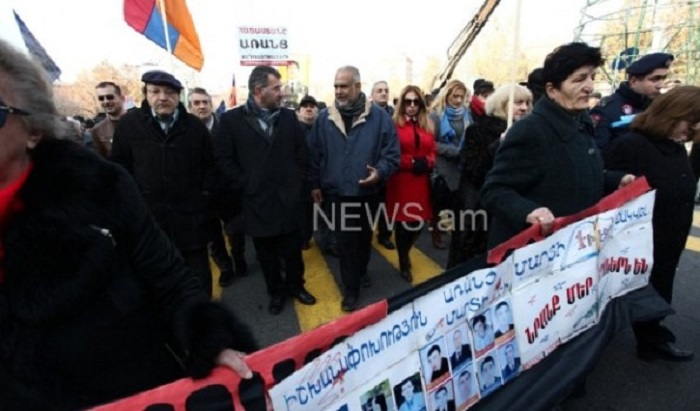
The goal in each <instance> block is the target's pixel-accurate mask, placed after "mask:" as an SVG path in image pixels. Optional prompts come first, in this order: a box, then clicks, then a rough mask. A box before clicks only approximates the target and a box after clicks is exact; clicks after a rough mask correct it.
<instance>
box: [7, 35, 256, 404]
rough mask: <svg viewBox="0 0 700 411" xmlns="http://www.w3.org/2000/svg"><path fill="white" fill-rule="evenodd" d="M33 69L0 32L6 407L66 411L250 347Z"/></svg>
mask: <svg viewBox="0 0 700 411" xmlns="http://www.w3.org/2000/svg"><path fill="white" fill-rule="evenodd" d="M57 119H58V116H57V112H56V108H55V105H54V102H53V97H52V93H51V86H50V85H49V84H48V83H47V82H46V80H45V78H44V76H43V75H42V72H41V69H40V68H39V67H38V66H36V65H35V64H34V63H33V62H32V61H30V60H29V59H28V58H27V57H26V56H25V55H24V54H22V53H20V52H18V51H17V50H15V49H14V48H12V46H10V45H9V44H8V43H6V42H4V41H2V40H0V387H1V388H0V409H2V410H49V409H50V410H73V409H82V408H87V407H90V406H94V405H98V404H102V403H106V402H110V401H112V400H116V399H118V398H121V397H126V396H129V395H133V394H135V393H137V392H139V391H144V390H147V389H151V388H154V387H157V386H159V385H162V384H165V383H168V382H171V381H174V380H176V379H179V378H182V377H185V376H193V377H203V376H205V375H207V374H208V373H209V372H210V371H211V370H212V368H214V367H215V366H216V365H217V364H222V365H227V366H229V367H231V368H232V369H234V370H236V371H237V372H238V373H239V374H241V375H242V376H243V377H248V378H249V377H250V376H252V373H251V371H250V369H248V367H247V366H246V365H245V363H244V361H243V354H242V353H241V352H240V351H234V349H235V350H241V351H247V350H253V349H254V348H255V347H254V343H253V341H252V338H251V336H250V334H249V333H248V331H247V330H246V328H245V327H243V326H242V325H241V324H240V323H239V322H237V321H236V319H235V318H234V317H233V316H232V314H231V313H229V312H228V311H227V310H226V309H225V308H224V307H223V306H222V305H220V304H215V303H212V302H210V301H209V298H208V297H207V295H206V294H205V292H204V290H203V288H202V287H201V285H200V283H199V281H198V280H197V278H196V277H195V276H194V275H193V274H192V272H191V271H189V270H188V269H187V268H186V267H185V265H184V262H183V259H182V257H181V256H180V254H179V253H178V252H177V250H176V249H175V247H174V246H173V245H172V243H171V242H170V241H169V240H168V238H167V237H166V236H165V234H164V233H163V232H162V231H161V230H160V228H159V227H158V225H157V224H156V222H155V221H154V219H153V217H152V216H151V214H150V213H149V211H148V209H147V207H146V204H145V203H144V201H143V199H142V196H141V194H140V192H139V190H138V188H137V186H136V184H135V182H134V180H133V179H132V178H131V176H130V175H129V174H128V173H127V172H126V171H125V170H124V169H123V168H122V167H120V166H118V165H116V164H113V163H110V162H107V161H105V160H103V159H102V158H100V157H98V155H97V154H95V153H93V152H90V151H88V150H85V149H84V148H82V147H80V146H79V145H78V144H75V143H74V142H72V141H67V140H58V139H55V138H52V136H55V135H59V136H60V135H65V134H63V131H62V129H61V125H60V124H59V123H58V120H57Z"/></svg>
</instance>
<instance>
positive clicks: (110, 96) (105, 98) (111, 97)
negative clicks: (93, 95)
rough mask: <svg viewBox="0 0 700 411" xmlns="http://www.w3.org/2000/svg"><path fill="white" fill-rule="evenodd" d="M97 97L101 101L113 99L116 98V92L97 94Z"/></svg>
mask: <svg viewBox="0 0 700 411" xmlns="http://www.w3.org/2000/svg"><path fill="white" fill-rule="evenodd" d="M97 99H98V100H100V101H105V100H107V101H112V100H114V94H105V95H104V96H97Z"/></svg>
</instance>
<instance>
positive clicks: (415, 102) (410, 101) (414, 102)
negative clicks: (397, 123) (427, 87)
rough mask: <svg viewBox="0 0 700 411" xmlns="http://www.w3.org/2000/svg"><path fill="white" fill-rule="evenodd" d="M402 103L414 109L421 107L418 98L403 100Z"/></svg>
mask: <svg viewBox="0 0 700 411" xmlns="http://www.w3.org/2000/svg"><path fill="white" fill-rule="evenodd" d="M403 103H404V104H405V105H407V106H416V107H420V106H421V104H420V99H419V98H405V99H403Z"/></svg>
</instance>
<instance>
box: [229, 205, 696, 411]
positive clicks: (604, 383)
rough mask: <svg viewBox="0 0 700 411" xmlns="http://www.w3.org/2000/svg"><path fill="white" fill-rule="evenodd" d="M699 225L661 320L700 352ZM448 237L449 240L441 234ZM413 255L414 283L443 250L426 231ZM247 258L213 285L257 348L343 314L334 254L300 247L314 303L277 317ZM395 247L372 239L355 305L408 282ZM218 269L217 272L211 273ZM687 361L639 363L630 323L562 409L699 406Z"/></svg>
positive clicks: (654, 410) (441, 259) (439, 262)
mask: <svg viewBox="0 0 700 411" xmlns="http://www.w3.org/2000/svg"><path fill="white" fill-rule="evenodd" d="M696 217H697V218H696V222H695V223H694V224H696V226H695V227H694V228H693V231H692V233H691V237H690V238H689V241H688V245H687V248H686V251H685V252H684V255H683V257H682V259H681V264H680V267H679V271H678V274H677V276H676V282H675V294H674V302H673V306H674V308H675V310H676V315H674V316H671V317H669V318H668V319H667V320H666V324H667V325H668V326H669V327H670V328H671V329H672V330H673V331H674V332H675V333H676V336H677V339H678V345H679V346H682V348H689V349H693V350H694V351H695V352H698V353H700V282H698V281H697V279H696V277H697V272H698V269H699V268H700V211H696ZM445 239H447V238H446V237H445ZM416 248H417V249H416V250H415V251H414V252H413V254H412V262H413V266H414V269H413V272H414V277H415V278H414V284H417V283H420V282H423V281H426V280H427V279H429V278H432V277H434V276H436V275H439V274H440V273H441V271H442V270H441V268H440V267H443V266H444V264H445V262H446V260H447V251H445V250H437V249H435V248H434V247H433V246H432V244H431V242H430V236H429V234H428V233H423V235H422V236H421V237H420V238H419V240H418V243H417V247H416ZM246 256H247V260H248V263H249V266H250V268H249V275H248V276H247V277H244V278H240V279H237V280H236V281H235V282H234V283H233V285H231V286H229V287H227V288H226V289H224V290H221V289H218V290H215V295H219V296H220V298H221V300H222V301H223V302H224V303H226V304H228V305H230V306H231V307H232V308H233V310H234V311H236V312H237V313H239V315H240V316H241V317H242V318H243V320H244V321H246V322H247V323H248V324H249V325H250V326H251V328H252V329H253V332H254V334H255V336H256V338H257V339H258V341H259V342H260V344H261V345H262V346H269V345H272V344H275V343H277V342H280V341H283V340H285V339H287V338H289V337H292V336H294V335H297V334H299V333H301V332H302V331H305V330H309V329H313V328H315V327H316V326H318V325H320V324H323V323H325V322H327V321H331V320H333V319H335V318H338V317H340V316H342V315H343V313H342V311H340V298H341V294H340V289H339V287H338V284H341V281H340V270H339V266H338V261H337V259H336V258H334V257H329V256H324V255H322V254H321V252H320V251H319V250H318V248H316V246H315V245H313V247H312V249H311V250H307V251H304V260H305V263H306V269H307V274H306V281H307V288H308V289H309V290H310V291H311V292H312V293H313V294H315V295H316V297H317V298H318V300H319V302H318V304H316V305H315V306H311V307H308V306H303V305H301V304H299V303H297V302H293V301H287V305H286V306H285V309H284V311H283V312H282V313H281V314H280V315H278V316H272V315H270V314H268V312H267V303H268V297H267V294H266V292H265V285H264V281H263V277H262V273H261V272H260V267H259V265H258V264H257V262H256V261H255V253H254V250H253V247H252V243H250V242H249V244H248V249H247V250H246ZM396 267H397V257H396V252H395V251H388V250H386V249H384V248H383V247H382V246H381V245H378V244H376V242H375V244H374V249H373V256H372V259H371V262H370V267H369V275H370V278H371V280H372V283H373V285H372V287H371V288H370V289H363V290H362V291H361V296H360V303H361V304H362V305H367V304H370V303H373V302H376V301H379V300H382V299H384V298H387V297H390V296H392V295H395V294H398V293H400V292H402V291H404V290H407V289H409V288H410V287H411V284H408V283H407V282H405V281H404V280H402V279H401V278H400V277H399V275H398V271H397V269H396ZM215 275H217V274H215ZM698 361H700V359H698V360H696V361H695V362H690V363H668V362H663V361H655V362H643V361H640V360H638V359H637V358H636V356H635V341H634V336H633V334H632V331H631V330H630V329H627V330H624V331H622V332H620V333H619V334H618V335H617V336H616V338H615V339H614V340H613V341H612V342H611V343H610V345H609V346H608V348H607V350H606V352H605V353H604V355H603V357H602V359H601V361H600V362H599V364H598V366H597V367H596V369H595V370H594V372H593V373H592V375H590V377H589V378H588V381H587V395H586V396H585V397H583V398H580V399H576V400H570V401H567V402H566V403H564V404H563V405H562V406H563V409H564V410H567V411H583V410H604V411H627V410H629V411H632V410H634V411H659V410H663V411H676V410H700V366H698Z"/></svg>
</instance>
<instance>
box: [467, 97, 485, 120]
mask: <svg viewBox="0 0 700 411" xmlns="http://www.w3.org/2000/svg"><path fill="white" fill-rule="evenodd" d="M469 106H470V107H471V109H472V113H474V114H476V115H477V116H485V115H486V103H484V102H483V101H482V100H481V99H480V98H479V97H477V96H472V101H471V103H470V104H469Z"/></svg>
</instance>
